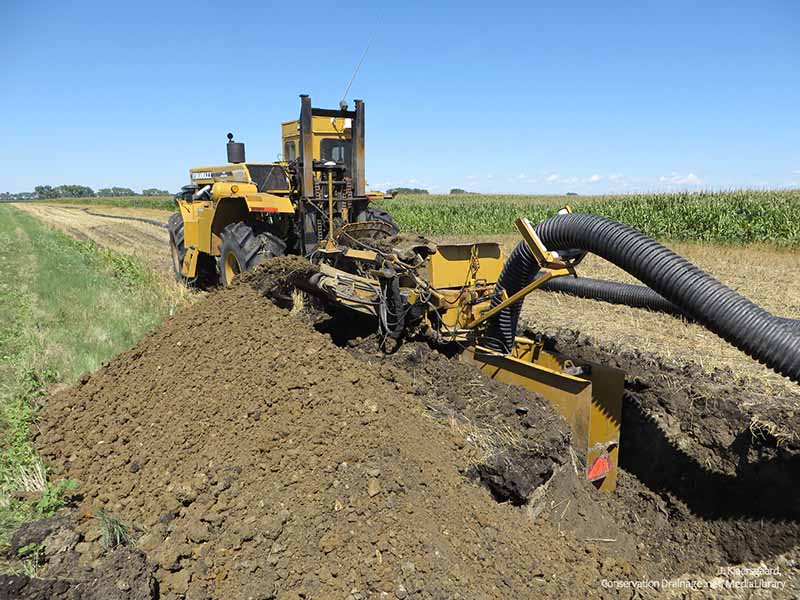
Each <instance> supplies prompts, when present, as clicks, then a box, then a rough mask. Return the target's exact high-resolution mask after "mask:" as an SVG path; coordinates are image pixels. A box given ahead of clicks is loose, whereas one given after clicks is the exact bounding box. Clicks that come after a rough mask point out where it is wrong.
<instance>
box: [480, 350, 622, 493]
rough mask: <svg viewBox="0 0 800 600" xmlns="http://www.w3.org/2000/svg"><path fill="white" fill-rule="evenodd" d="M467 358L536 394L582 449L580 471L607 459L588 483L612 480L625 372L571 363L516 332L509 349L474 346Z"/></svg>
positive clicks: (608, 484) (606, 488)
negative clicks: (557, 414)
mask: <svg viewBox="0 0 800 600" xmlns="http://www.w3.org/2000/svg"><path fill="white" fill-rule="evenodd" d="M467 359H468V360H471V361H473V362H474V363H475V364H476V365H477V366H478V368H479V369H480V370H481V371H482V372H483V373H484V374H486V375H487V376H488V377H490V378H491V379H496V380H498V381H502V382H503V383H508V384H512V385H519V386H522V387H524V388H526V389H528V390H531V391H532V392H535V393H537V394H540V395H542V396H543V397H544V398H546V399H547V400H548V401H549V402H550V404H552V405H553V406H554V407H555V408H556V409H557V410H558V411H559V412H560V413H561V415H562V416H563V417H564V419H565V420H566V421H567V424H568V425H569V426H570V429H571V430H572V438H571V439H572V444H573V446H574V447H575V448H576V449H577V450H578V452H580V453H581V454H582V455H583V458H584V461H583V462H584V465H583V472H584V476H585V477H587V479H588V475H589V471H590V469H591V467H592V465H594V464H595V462H596V461H598V460H607V461H608V472H607V473H606V474H605V476H604V477H601V478H598V479H596V480H595V481H594V482H593V483H594V485H595V486H596V487H597V489H599V490H600V491H601V492H611V491H613V490H614V489H615V488H616V485H617V467H618V461H619V435H620V424H621V419H622V392H623V388H624V385H625V374H624V372H623V371H620V370H619V369H614V368H612V367H606V366H603V365H599V364H596V363H590V362H583V363H580V364H577V365H576V364H575V363H574V362H573V361H571V360H569V359H567V358H565V357H564V356H562V355H560V354H558V353H556V352H550V351H547V350H545V349H544V347H543V345H542V344H541V343H538V342H535V341H533V340H530V339H527V338H522V337H518V338H516V339H515V341H514V351H513V353H512V354H510V355H503V354H500V353H497V352H494V351H493V350H490V349H488V348H484V347H481V346H477V347H475V348H474V349H471V350H470V351H469V352H468V353H467Z"/></svg>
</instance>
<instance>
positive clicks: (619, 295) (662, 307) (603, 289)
mask: <svg viewBox="0 0 800 600" xmlns="http://www.w3.org/2000/svg"><path fill="white" fill-rule="evenodd" d="M538 289H540V290H544V291H546V292H560V293H562V294H569V295H570V296H577V297H579V298H588V299H590V300H601V301H603V302H608V303H610V304H624V305H625V306H630V307H633V308H646V309H647V310H652V311H655V312H661V313H667V314H670V315H675V316H678V317H683V318H685V319H686V320H688V321H694V319H692V318H691V317H690V316H689V315H687V314H686V313H685V312H684V311H682V310H681V309H680V308H678V307H677V306H675V305H674V304H673V303H672V302H670V301H669V300H667V299H666V298H664V297H663V296H661V295H660V294H657V293H656V292H654V291H653V290H651V289H650V288H649V287H647V286H646V285H636V284H633V283H622V282H621V281H606V280H604V279H592V278H590V277H558V278H556V279H551V280H550V281H545V282H544V283H543V284H542V285H541V286H539V288H538ZM775 320H777V321H778V323H780V324H781V325H788V326H790V327H800V321H798V320H797V319H790V318H787V317H775Z"/></svg>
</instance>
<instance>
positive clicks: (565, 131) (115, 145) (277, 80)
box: [0, 0, 800, 194]
mask: <svg viewBox="0 0 800 600" xmlns="http://www.w3.org/2000/svg"><path fill="white" fill-rule="evenodd" d="M0 22H2V23H3V25H4V26H3V36H2V38H1V39H0V90H2V92H0V115H2V118H0V140H1V141H0V165H1V166H0V191H11V192H15V191H26V190H30V189H32V188H33V186H34V185H37V184H49V185H59V184H67V183H75V184H85V185H90V186H92V187H94V188H99V187H107V186H112V185H120V186H127V187H132V188H134V189H141V188H143V187H150V186H155V187H162V188H166V189H169V190H171V191H174V190H176V189H178V188H179V187H180V186H181V185H182V184H183V183H185V181H186V179H187V171H188V169H189V168H190V167H191V166H199V165H203V164H207V163H218V162H224V160H225V150H224V142H225V134H226V133H227V132H228V131H233V132H235V133H236V136H237V138H238V139H240V140H242V141H244V142H246V144H247V154H248V158H250V159H251V160H273V159H274V158H275V157H276V155H277V153H278V152H279V150H280V125H279V124H280V122H281V121H284V120H289V119H293V118H296V116H297V113H298V111H299V100H298V97H297V96H298V94H300V93H308V94H311V96H312V99H313V100H314V104H315V105H322V106H336V105H337V103H338V100H339V98H340V97H341V95H342V93H343V91H344V88H345V87H346V84H347V82H348V80H349V78H350V75H351V73H352V71H353V69H354V67H355V65H356V63H357V62H358V60H359V58H360V56H361V54H362V52H363V51H364V48H365V47H366V46H367V43H368V41H369V40H370V38H371V39H372V43H371V46H370V50H369V52H368V54H367V56H366V59H365V61H364V64H363V66H362V68H361V71H360V73H359V74H358V76H357V78H356V80H355V83H354V84H353V86H352V89H351V92H350V94H349V95H348V96H349V99H351V100H352V99H353V98H364V99H365V101H366V111H367V128H366V132H367V177H368V180H369V182H370V184H371V186H372V187H373V188H375V189H382V188H386V187H394V186H418V187H426V188H428V189H431V190H434V191H447V190H448V189H449V188H451V187H462V188H466V189H469V190H474V191H479V192H499V193H563V192H566V191H576V192H579V193H585V194H588V193H601V192H630V191H655V190H667V189H682V188H697V187H702V188H730V187H745V186H747V187H789V186H800V36H798V31H800V2H795V1H794V0H783V1H779V0H762V1H760V2H759V1H753V2H738V1H735V0H734V1H731V0H728V1H724V2H723V1H720V2H717V1H707V2H697V1H696V0H695V1H691V2H686V1H682V0H671V1H668V2H667V1H662V2H646V1H644V2H624V3H623V2H620V3H617V4H614V3H607V2H606V3H601V2H596V1H592V2H558V3H556V2H547V3H536V2H520V3H514V2H504V3H488V2H485V1H484V2H475V3H470V2H463V1H460V2H414V1H404V2H394V3H391V4H388V3H386V4H384V3H377V2H367V3H359V2H351V3H341V2H324V3H316V2H303V3H287V2H275V3H270V2H247V1H240V2H234V3H222V2H214V3H205V2H168V1H162V2H158V3H155V2H149V1H137V2H124V3H114V2H107V1H104V2H81V1H80V0H76V1H75V2H52V1H39V0H24V1H23V0H0ZM304 28H305V29H304Z"/></svg>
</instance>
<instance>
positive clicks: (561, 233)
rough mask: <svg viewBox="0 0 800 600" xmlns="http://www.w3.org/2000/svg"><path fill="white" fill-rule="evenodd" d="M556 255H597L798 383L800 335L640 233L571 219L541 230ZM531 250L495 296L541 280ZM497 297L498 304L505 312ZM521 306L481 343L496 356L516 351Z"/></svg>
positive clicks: (509, 265)
mask: <svg viewBox="0 0 800 600" xmlns="http://www.w3.org/2000/svg"><path fill="white" fill-rule="evenodd" d="M536 233H537V234H538V235H539V238H540V239H541V240H542V242H543V243H544V245H545V246H546V247H547V248H548V249H549V250H551V251H554V250H555V251H557V250H567V249H573V248H575V249H579V250H583V251H586V252H591V253H592V254H596V255H598V256H600V257H602V258H604V259H606V260H608V261H609V262H611V263H613V264H615V265H617V266H618V267H620V268H622V269H623V270H625V271H627V272H628V273H630V274H631V275H633V276H634V277H636V278H637V279H638V280H640V281H641V282H643V283H645V284H646V285H647V286H648V287H649V288H651V289H652V290H653V291H654V292H655V293H656V294H658V295H660V296H661V297H662V298H664V299H666V300H667V301H668V302H670V303H672V304H673V305H674V306H676V307H677V309H678V310H679V311H681V312H682V313H683V314H684V315H685V316H687V317H688V318H691V319H693V320H695V321H697V322H698V323H700V324H702V325H703V326H705V327H706V328H707V329H709V330H710V331H713V332H714V333H716V334H717V335H719V336H720V337H721V338H723V339H724V340H726V341H727V342H728V343H730V344H732V345H733V346H735V347H736V348H738V349H740V350H742V351H743V352H744V353H746V354H747V355H748V356H750V357H752V358H754V359H756V360H757V361H759V362H761V363H762V364H765V365H767V366H768V367H770V368H771V369H773V370H775V371H776V372H778V373H780V374H781V375H784V376H785V377H788V378H789V379H791V380H792V381H794V382H800V329H799V328H797V327H787V326H786V324H785V321H784V320H780V319H778V318H776V317H775V316H773V315H772V314H770V313H768V312H767V311H765V310H764V309H762V308H761V307H759V306H757V305H756V304H754V303H752V302H750V301H749V300H748V299H747V298H745V297H743V296H741V295H740V294H738V293H737V292H735V291H733V290H732V289H730V288H729V287H727V286H725V285H723V284H722V283H720V282H719V281H717V280H716V279H714V278H713V277H712V276H711V275H709V274H707V273H704V272H703V271H701V270H700V269H698V268H697V267H696V266H695V265H693V264H692V263H690V262H689V261H687V260H686V259H684V258H682V257H680V256H678V255H677V254H675V253H674V252H672V251H671V250H670V249H668V248H666V247H665V246H663V245H662V244H660V243H658V242H657V241H655V240H654V239H652V238H650V237H648V236H646V235H644V234H643V233H641V232H639V231H636V230H635V229H633V228H631V227H628V226H627V225H623V224H622V223H618V222H617V221H613V220H611V219H606V218H605V217H599V216H597V215H588V214H568V215H558V216H555V217H552V218H550V219H548V220H546V221H544V222H542V223H540V224H539V225H537V226H536ZM538 270H539V266H538V264H537V263H536V260H535V259H534V257H533V255H532V254H531V251H530V249H529V248H528V247H527V245H526V244H525V242H520V244H518V245H517V247H516V248H515V249H514V251H513V252H512V253H511V256H510V257H509V259H508V261H506V264H505V266H504V267H503V272H502V273H501V275H500V278H499V280H498V282H497V291H498V292H501V291H503V290H505V291H506V293H507V294H508V295H509V296H511V295H513V294H514V293H516V292H517V291H519V290H520V289H522V288H523V287H525V286H526V285H528V284H529V283H531V282H532V281H533V279H534V277H536V274H537V273H538ZM498 297H499V294H496V295H495V299H494V300H493V301H492V304H493V305H494V306H496V305H497V304H499V302H500V300H499V299H498ZM521 309H522V302H517V303H515V304H514V305H512V306H509V307H507V308H505V309H504V310H502V311H500V313H498V315H496V316H495V317H494V318H492V319H491V320H490V322H489V327H488V328H487V333H486V336H485V338H484V341H483V343H484V344H485V345H486V346H487V347H489V348H491V349H493V350H496V351H498V352H508V351H509V350H510V348H511V347H512V345H513V342H514V335H515V333H516V330H517V323H518V321H519V314H520V311H521Z"/></svg>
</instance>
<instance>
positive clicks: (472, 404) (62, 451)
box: [36, 269, 800, 599]
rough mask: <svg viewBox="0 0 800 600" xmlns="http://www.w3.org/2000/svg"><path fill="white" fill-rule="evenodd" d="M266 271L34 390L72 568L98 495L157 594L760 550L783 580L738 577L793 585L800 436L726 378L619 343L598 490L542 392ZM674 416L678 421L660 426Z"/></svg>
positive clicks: (551, 584) (563, 569)
mask: <svg viewBox="0 0 800 600" xmlns="http://www.w3.org/2000/svg"><path fill="white" fill-rule="evenodd" d="M277 271H278V272H280V269H278V270H277ZM275 272H276V270H275V269H272V270H270V269H264V270H263V271H262V273H265V274H266V275H265V276H267V277H272V276H274V273H275ZM265 287H270V286H269V285H264V282H263V281H260V280H259V274H258V273H257V274H256V275H255V276H254V277H252V278H250V279H249V281H248V282H246V283H242V284H240V285H238V286H236V287H235V288H233V289H230V290H223V291H219V292H214V293H212V294H211V295H209V296H208V298H206V299H205V300H204V301H202V302H198V303H196V304H195V305H193V306H191V307H190V308H188V309H186V310H185V311H183V312H182V313H180V314H178V315H177V316H175V317H173V318H172V319H170V321H169V322H167V324H166V325H165V326H164V327H162V328H161V329H159V330H157V331H154V332H153V333H151V334H149V335H148V336H147V337H145V338H144V339H143V340H142V341H141V342H140V343H139V344H138V345H137V346H136V347H134V348H133V349H131V350H130V351H128V352H126V353H123V354H122V355H120V356H119V357H118V358H116V359H115V360H113V361H112V362H111V363H110V364H108V365H107V366H105V367H103V368H102V369H101V370H99V371H98V372H96V373H95V374H93V375H91V376H87V377H85V378H83V379H82V383H81V385H79V386H78V387H76V388H73V389H71V390H66V391H63V392H61V393H59V394H57V395H56V396H54V397H52V398H51V400H50V401H49V403H48V405H47V407H46V408H45V410H44V413H43V415H42V423H41V431H40V433H39V434H38V436H37V439H36V443H37V445H38V447H39V448H40V450H41V452H42V453H43V455H44V456H45V457H46V459H47V460H48V461H49V462H50V463H51V464H52V465H53V468H54V469H55V470H56V471H57V472H58V474H59V475H61V476H63V477H71V478H74V479H76V480H78V481H79V482H80V487H79V489H78V492H79V494H80V512H79V513H78V517H77V518H78V519H79V523H78V524H77V525H76V527H75V531H76V532H77V534H78V537H79V538H80V537H81V536H82V537H83V539H84V541H83V542H81V544H82V545H81V546H74V549H75V551H76V553H77V554H78V558H79V561H80V563H81V564H84V565H86V566H87V568H91V567H92V565H93V564H95V563H96V562H97V561H98V560H100V559H99V558H98V550H97V542H96V541H93V540H95V539H96V538H97V531H96V529H97V523H96V521H95V520H93V519H91V518H88V515H91V514H92V513H93V512H94V511H96V510H98V509H103V510H105V511H106V513H108V514H111V515H114V516H115V517H118V518H120V519H121V520H122V521H123V522H124V523H127V524H128V525H129V526H130V527H131V528H132V531H133V532H134V537H136V538H138V541H137V547H138V548H139V549H140V550H142V551H144V552H145V553H146V554H147V557H148V559H149V560H150V561H151V563H153V564H154V565H155V568H156V571H155V576H156V578H157V580H158V582H159V589H160V592H161V596H162V597H166V598H178V597H186V598H233V597H252V598H271V597H277V598H352V599H356V598H373V597H374V598H380V597H391V596H394V597H396V598H540V597H544V598H564V597H618V596H619V595H620V594H622V595H623V597H633V590H630V589H628V590H622V591H619V590H614V589H608V588H607V587H604V585H603V583H602V582H603V580H617V579H618V580H639V579H648V580H659V581H660V580H662V579H667V580H669V581H677V580H676V579H675V578H680V577H682V576H691V577H692V578H698V577H700V578H704V579H705V580H708V581H712V580H714V578H716V577H717V576H718V575H719V574H720V572H719V568H720V567H725V566H727V565H732V564H741V563H744V564H747V565H751V566H754V565H758V564H759V562H760V561H765V564H767V565H768V566H770V567H773V566H777V567H778V568H779V571H780V576H775V577H772V579H774V580H776V581H778V582H780V583H781V584H782V585H783V589H778V590H774V589H769V590H755V591H754V590H748V593H750V594H751V595H750V596H748V597H786V598H791V597H794V596H795V595H796V594H797V593H798V591H800V588H798V587H797V586H798V578H799V577H798V572H797V564H798V563H797V559H798V552H797V545H798V541H799V538H800V526H799V525H798V522H799V521H800V514H799V513H798V506H797V503H796V502H794V500H795V499H796V498H797V497H798V492H800V489H798V485H799V484H798V480H797V477H796V474H797V472H798V463H797V459H798V454H800V450H799V449H798V445H797V444H794V443H788V441H787V440H777V439H775V438H774V437H771V436H770V435H769V433H768V432H762V435H756V434H754V433H753V432H752V430H750V433H751V434H752V435H750V436H749V437H748V436H747V435H742V434H740V433H738V432H739V430H740V429H741V428H742V427H745V428H746V426H747V425H746V424H744V423H742V415H741V414H740V413H738V412H737V410H736V406H737V405H736V399H737V398H739V397H741V395H742V394H743V393H745V392H743V391H741V390H740V391H738V392H737V391H736V390H735V389H733V388H734V386H733V383H732V382H731V381H729V380H726V379H724V377H723V378H721V379H715V378H713V377H712V378H708V377H707V376H706V375H705V374H704V373H702V372H699V371H697V370H692V369H687V370H685V371H683V372H672V371H669V372H668V373H669V377H670V378H669V379H664V378H661V376H660V374H659V372H658V371H657V370H656V369H654V368H653V366H652V365H651V366H650V368H648V361H649V358H648V357H646V356H644V355H641V356H638V355H626V354H622V355H620V356H618V357H617V359H616V360H617V361H618V364H619V365H620V366H623V367H625V368H626V369H627V370H628V373H629V377H628V385H627V392H626V393H627V396H626V397H627V402H626V411H627V413H631V411H632V410H633V412H632V413H631V414H627V413H626V415H625V416H624V418H623V423H626V422H627V423H626V424H625V427H626V429H625V430H624V431H623V436H624V437H623V442H622V443H623V448H624V450H623V454H622V456H623V460H624V463H623V470H622V472H621V474H620V485H619V489H618V491H617V492H616V493H615V494H612V495H603V496H600V495H599V494H598V493H597V492H595V491H594V488H593V487H591V486H589V485H588V484H585V483H584V482H582V481H581V480H580V479H579V478H578V477H577V476H576V471H575V469H574V465H573V457H572V454H571V452H570V448H569V445H568V441H569V432H568V430H567V428H566V427H565V425H564V424H563V422H562V421H561V419H560V418H559V417H558V416H557V415H556V414H554V413H553V411H552V410H551V409H550V408H549V406H548V405H547V404H546V403H544V402H543V401H542V400H541V399H540V398H538V397H536V396H535V395H532V394H530V393H528V392H524V391H522V390H519V389H516V388H512V387H508V386H504V385H501V384H497V383H495V382H491V381H488V380H485V379H483V378H482V377H481V376H480V374H479V373H478V372H477V371H475V370H473V369H472V368H471V367H469V366H467V365H465V364H462V363H460V362H457V359H456V358H455V357H448V356H445V355H443V354H440V353H438V352H435V351H433V350H431V349H430V348H428V347H427V346H426V345H423V344H419V343H412V344H407V345H405V346H402V347H401V348H400V350H399V351H398V352H397V353H396V354H394V355H391V356H384V355H383V354H381V353H379V352H376V351H375V347H376V343H375V341H374V338H371V337H370V336H369V330H368V329H365V328H363V327H361V324H360V323H358V322H356V321H353V320H352V319H349V323H348V325H349V328H348V331H350V332H351V333H350V335H346V334H344V333H342V332H343V328H342V327H341V324H342V322H341V319H342V318H345V317H342V316H339V317H338V319H339V321H337V319H328V318H326V317H325V316H323V315H321V314H319V313H317V312H316V311H314V310H313V309H306V310H305V311H304V312H302V313H300V314H299V315H296V316H291V315H290V313H289V311H287V310H284V309H280V308H277V307H276V306H274V305H273V304H272V303H270V302H268V301H267V300H265V298H264V297H263V295H262V294H261V292H260V291H259V288H261V289H263V288H265ZM357 334H360V336H361V337H360V338H355V337H353V336H354V335H357ZM563 343H565V344H566V345H567V346H568V347H566V348H564V349H565V350H567V351H574V352H575V353H577V354H579V355H581V356H590V355H591V356H592V357H595V358H597V357H600V355H603V353H604V352H605V350H604V349H603V348H599V347H595V346H594V345H592V344H591V343H590V342H587V341H586V340H583V339H576V340H572V341H571V342H570V340H566V339H565V340H563ZM602 358H604V359H609V361H610V360H611V359H612V358H613V357H607V356H602ZM612 364H613V362H612ZM676 383H677V384H682V385H676ZM762 392H763V390H757V389H756V390H754V392H753V393H762ZM698 398H705V402H706V404H705V405H704V406H703V407H702V411H701V410H700V406H699V405H698V402H699V401H698ZM688 400H690V401H691V402H689V404H686V402H685V401H688ZM637 411H638V412H637ZM637 417H640V418H637ZM667 417H671V418H673V419H674V421H672V422H670V421H668V420H667ZM787 418H788V417H787ZM647 419H652V420H654V422H653V423H650V421H648V420H647ZM694 419H697V420H694ZM701 419H705V420H704V421H701V422H700V423H698V421H699V420H701ZM687 423H688V424H690V425H691V426H689V427H687V426H686V424H687ZM787 423H788V424H791V422H787ZM674 427H677V429H678V430H680V432H681V433H682V434H683V437H684V438H685V439H687V440H689V441H690V442H689V443H687V442H680V441H678V442H677V443H678V447H677V448H675V447H673V444H672V441H673V440H675V436H674V435H673V433H674V432H673V430H672V429H671V428H674ZM715 432H717V433H715ZM714 435H716V437H714ZM729 436H733V439H730V437H729ZM625 444H628V445H627V446H625ZM626 452H627V454H626ZM481 483H483V484H484V485H480V484H481ZM487 487H488V488H489V489H487ZM711 492H716V496H715V497H714V500H715V502H711V501H710V499H709V498H708V495H709V494H710V493H711ZM733 492H736V493H733ZM498 500H499V502H498ZM516 505H520V506H516ZM81 515H83V517H81ZM95 566H98V565H95ZM45 574H46V573H45ZM676 589H677V590H678V594H679V595H680V596H681V597H693V596H691V595H690V594H689V593H688V592H686V590H685V589H681V588H680V586H679V585H676ZM637 593H640V592H637ZM641 593H643V594H644V595H645V596H646V595H647V594H648V593H649V592H648V591H647V590H645V591H644V592H641ZM726 593H728V592H723V591H719V593H717V591H715V592H714V593H713V594H710V595H713V596H719V595H723V594H726ZM730 593H731V594H733V597H736V596H737V592H736V591H735V590H734V591H732V592H730ZM699 594H700V595H698V596H697V597H707V596H708V595H709V594H704V593H702V592H700V593H699ZM739 597H744V596H739Z"/></svg>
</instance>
